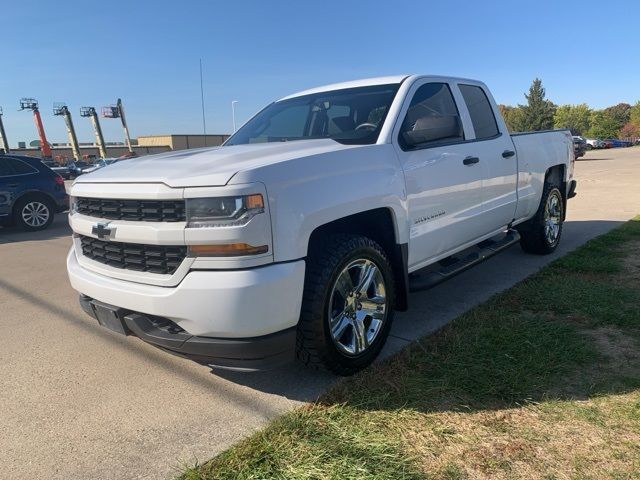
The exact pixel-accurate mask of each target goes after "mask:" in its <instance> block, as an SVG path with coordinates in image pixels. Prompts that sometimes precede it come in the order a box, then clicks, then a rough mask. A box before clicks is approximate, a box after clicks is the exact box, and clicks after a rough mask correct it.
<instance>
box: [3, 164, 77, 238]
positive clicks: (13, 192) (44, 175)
mask: <svg viewBox="0 0 640 480" xmlns="http://www.w3.org/2000/svg"><path fill="white" fill-rule="evenodd" d="M68 207H69V197H68V196H67V193H66V192H65V189H64V180H63V178H62V177H61V176H60V175H58V174H57V173H55V172H53V170H51V169H50V168H49V167H47V166H46V165H45V164H44V163H42V161H41V160H40V159H39V158H33V157H25V156H22V155H10V154H9V155H0V223H2V224H5V225H7V224H17V225H19V226H20V227H22V228H23V229H24V230H32V231H33V230H43V229H45V228H47V227H48V226H49V225H51V222H52V221H53V216H54V214H56V213H59V212H62V211H64V210H66V209H67V208H68Z"/></svg>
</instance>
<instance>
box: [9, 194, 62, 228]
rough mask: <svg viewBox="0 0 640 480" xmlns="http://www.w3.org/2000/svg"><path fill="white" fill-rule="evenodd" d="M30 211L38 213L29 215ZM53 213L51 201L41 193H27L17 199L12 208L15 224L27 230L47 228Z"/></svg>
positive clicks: (51, 220)
mask: <svg viewBox="0 0 640 480" xmlns="http://www.w3.org/2000/svg"><path fill="white" fill-rule="evenodd" d="M30 212H31V213H35V212H38V214H37V215H35V216H34V215H30ZM54 215H55V213H54V209H53V202H52V201H51V200H49V199H48V198H47V197H45V196H43V195H27V196H25V197H23V198H21V199H19V200H18V201H17V202H16V204H15V206H14V208H13V220H14V222H15V224H16V225H17V226H19V227H20V228H22V229H23V230H25V231H27V232H36V231H38V230H44V229H45V228H48V227H49V225H51V222H53V217H54ZM45 217H46V219H45Z"/></svg>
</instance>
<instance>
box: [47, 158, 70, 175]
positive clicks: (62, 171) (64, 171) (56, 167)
mask: <svg viewBox="0 0 640 480" xmlns="http://www.w3.org/2000/svg"><path fill="white" fill-rule="evenodd" d="M42 163H44V164H45V165H46V166H47V167H49V168H50V169H51V170H53V171H54V172H56V173H57V174H58V175H60V176H61V177H62V178H64V179H65V180H70V179H71V171H70V170H69V167H66V166H64V167H63V166H62V165H60V164H59V163H57V162H54V161H53V160H42Z"/></svg>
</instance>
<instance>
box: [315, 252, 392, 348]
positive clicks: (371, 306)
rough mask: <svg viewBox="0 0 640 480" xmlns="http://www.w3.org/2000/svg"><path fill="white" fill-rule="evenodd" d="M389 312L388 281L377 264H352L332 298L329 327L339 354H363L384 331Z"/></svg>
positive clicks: (339, 276) (354, 262) (368, 261)
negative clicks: (386, 285) (386, 287)
mask: <svg viewBox="0 0 640 480" xmlns="http://www.w3.org/2000/svg"><path fill="white" fill-rule="evenodd" d="M388 310H389V309H388V305H387V296H386V289H385V281H384V277H383V275H382V272H381V271H380V269H379V268H378V267H377V266H376V264H375V263H373V262H372V261H371V260H367V259H357V260H353V261H352V262H351V263H349V264H348V265H347V266H346V267H345V268H344V269H343V270H342V272H340V274H339V275H338V278H337V279H336V281H335V283H334V285H333V287H332V290H331V297H330V298H329V312H328V316H329V318H328V320H329V327H330V329H331V338H332V340H333V342H334V344H335V345H336V347H337V348H338V350H340V352H342V353H344V354H346V355H349V356H355V355H360V354H362V353H363V352H364V351H365V350H366V349H367V348H369V346H371V344H372V343H373V342H374V341H375V339H376V338H377V336H378V334H379V333H380V331H381V330H382V327H383V324H384V322H385V321H386V319H387V313H388Z"/></svg>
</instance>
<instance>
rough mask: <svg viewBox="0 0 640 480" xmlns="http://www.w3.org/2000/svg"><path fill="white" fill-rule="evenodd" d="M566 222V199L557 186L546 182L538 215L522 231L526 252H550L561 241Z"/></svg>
mask: <svg viewBox="0 0 640 480" xmlns="http://www.w3.org/2000/svg"><path fill="white" fill-rule="evenodd" d="M563 224H564V200H563V198H562V193H560V190H559V189H558V187H557V186H555V185H552V184H550V183H547V184H545V186H544V190H543V192H542V199H541V201H540V206H539V207H538V211H537V212H536V215H535V216H534V217H533V218H532V219H531V220H529V221H528V222H527V223H526V224H525V225H523V227H522V228H519V229H518V230H519V232H520V246H521V247H522V249H523V250H524V251H525V252H529V253H537V254H542V255H544V254H549V253H552V252H553V251H555V249H556V248H557V247H558V244H559V243H560V237H561V236H562V227H563Z"/></svg>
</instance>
